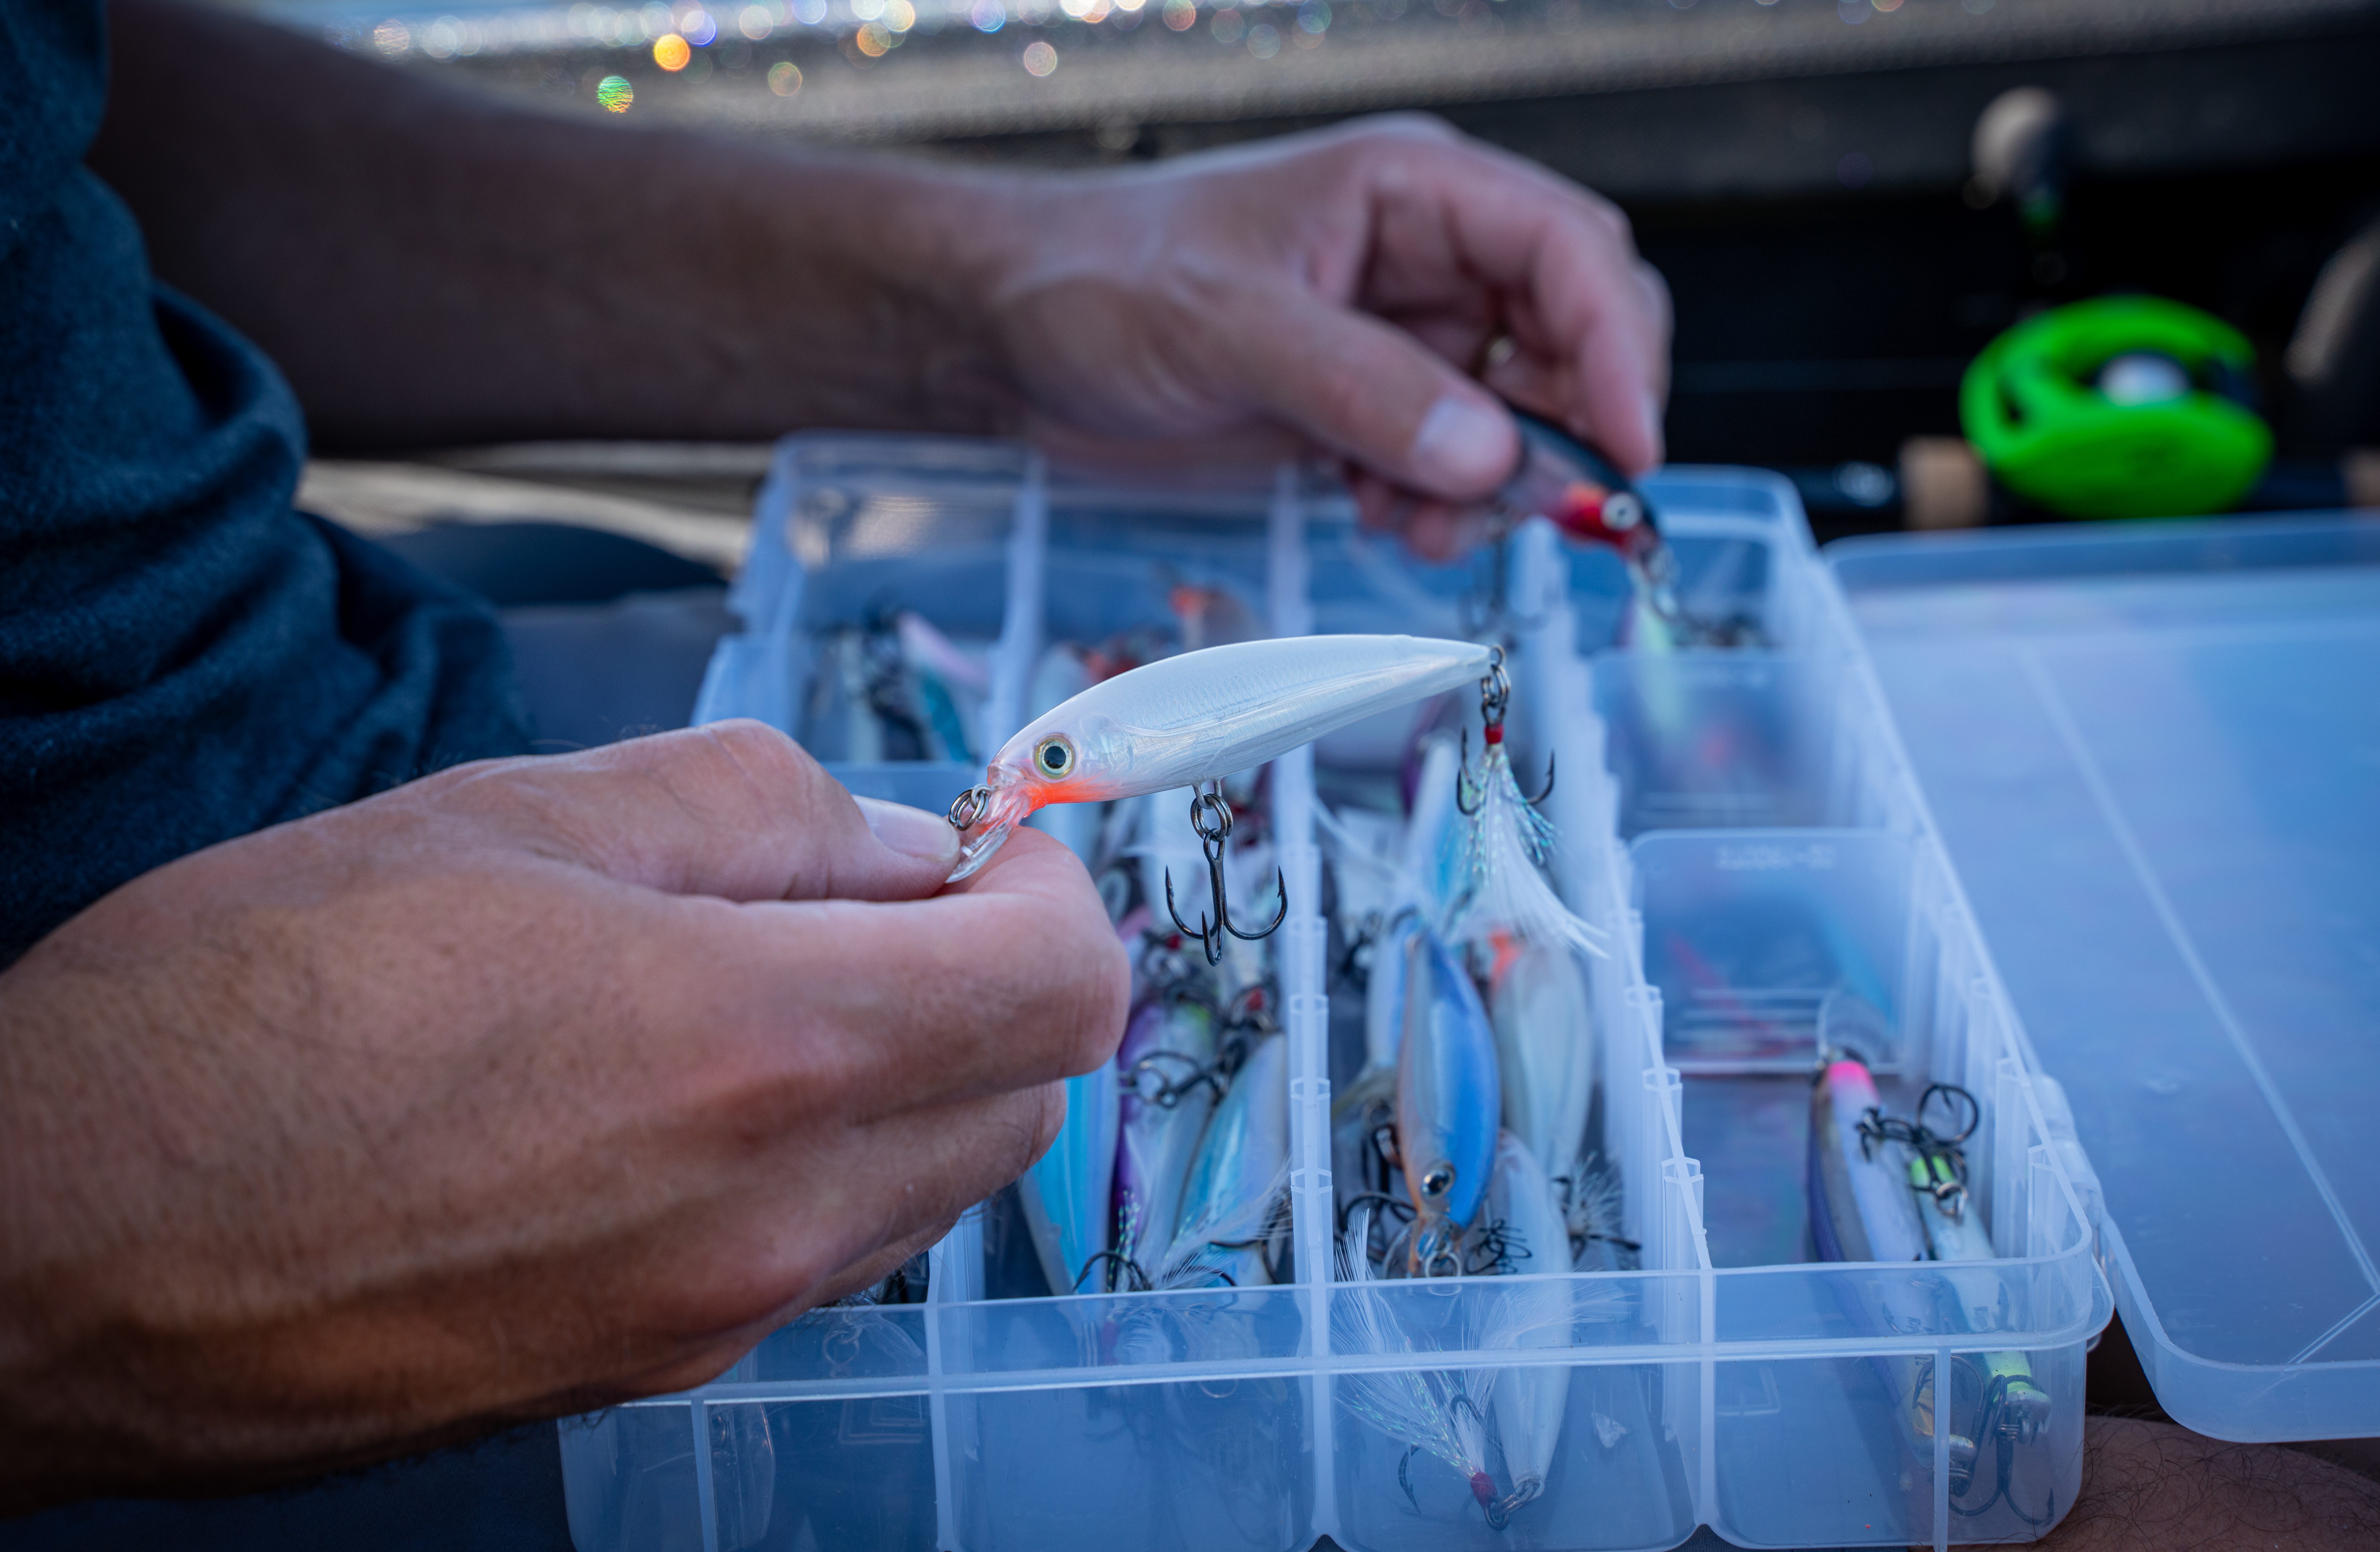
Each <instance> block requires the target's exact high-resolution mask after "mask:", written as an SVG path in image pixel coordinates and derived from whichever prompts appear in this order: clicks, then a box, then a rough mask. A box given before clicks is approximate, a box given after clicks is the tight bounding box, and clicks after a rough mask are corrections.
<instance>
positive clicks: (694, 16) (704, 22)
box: [677, 4, 719, 48]
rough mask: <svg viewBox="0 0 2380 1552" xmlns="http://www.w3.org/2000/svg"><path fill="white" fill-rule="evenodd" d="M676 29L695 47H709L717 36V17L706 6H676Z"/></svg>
mask: <svg viewBox="0 0 2380 1552" xmlns="http://www.w3.org/2000/svg"><path fill="white" fill-rule="evenodd" d="M677 30H678V31H679V32H680V33H682V34H684V35H685V38H686V42H687V43H692V44H693V45H694V46H695V47H697V48H709V47H710V45H711V43H713V42H715V41H716V40H717V39H718V37H719V18H717V17H715V16H712V15H711V14H710V10H709V8H708V7H706V6H699V5H695V4H686V5H682V6H678V8H677Z"/></svg>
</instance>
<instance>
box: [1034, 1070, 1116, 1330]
mask: <svg viewBox="0 0 2380 1552" xmlns="http://www.w3.org/2000/svg"><path fill="white" fill-rule="evenodd" d="M1116 1098H1117V1094H1116V1069H1115V1064H1114V1063H1112V1062H1102V1063H1101V1064H1100V1065H1099V1066H1098V1067H1096V1068H1094V1069H1091V1070H1090V1071H1088V1072H1086V1073H1083V1074H1081V1075H1080V1076H1078V1077H1074V1078H1069V1079H1067V1080H1066V1119H1065V1122H1064V1124H1063V1125H1062V1126H1060V1127H1059V1129H1058V1137H1057V1141H1055V1142H1053V1143H1050V1151H1049V1152H1048V1153H1045V1154H1043V1155H1041V1157H1040V1159H1039V1160H1038V1162H1036V1163H1035V1164H1034V1166H1033V1167H1032V1168H1030V1169H1028V1170H1026V1172H1025V1179H1022V1180H1020V1181H1018V1182H1017V1187H1016V1194H1017V1197H1018V1200H1019V1202H1020V1204H1022V1205H1023V1207H1024V1209H1025V1222H1026V1227H1027V1228H1030V1229H1031V1230H1032V1233H1033V1249H1034V1251H1035V1253H1037V1254H1038V1256H1039V1257H1040V1260H1041V1274H1042V1276H1043V1277H1047V1278H1048V1279H1049V1282H1050V1292H1052V1293H1071V1292H1073V1291H1074V1290H1075V1284H1076V1283H1078V1282H1081V1281H1082V1280H1083V1279H1084V1277H1086V1276H1087V1274H1088V1273H1089V1272H1090V1270H1091V1269H1092V1267H1094V1266H1095V1265H1098V1264H1099V1263H1100V1262H1101V1261H1103V1260H1104V1259H1105V1258H1106V1256H1107V1253H1108V1229H1109V1226H1110V1222H1111V1207H1110V1202H1111V1190H1112V1187H1113V1182H1114V1179H1115V1160H1116V1127H1117V1105H1116Z"/></svg>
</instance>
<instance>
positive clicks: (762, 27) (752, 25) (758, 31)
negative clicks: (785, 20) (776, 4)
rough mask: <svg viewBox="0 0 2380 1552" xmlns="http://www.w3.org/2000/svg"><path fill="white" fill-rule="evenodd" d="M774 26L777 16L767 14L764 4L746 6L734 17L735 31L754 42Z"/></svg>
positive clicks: (772, 29) (765, 35) (773, 29)
mask: <svg viewBox="0 0 2380 1552" xmlns="http://www.w3.org/2000/svg"><path fill="white" fill-rule="evenodd" d="M776 26H777V18H775V17H773V16H771V15H770V14H769V8H768V7H767V6H745V7H744V10H743V14H741V15H740V16H738V17H737V18H735V31H738V32H741V33H743V34H744V35H745V36H746V37H747V38H749V39H751V40H752V41H753V42H754V43H759V41H760V40H761V39H763V38H765V37H767V36H768V35H769V34H770V33H771V32H772V31H775V30H776Z"/></svg>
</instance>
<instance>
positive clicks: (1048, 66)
mask: <svg viewBox="0 0 2380 1552" xmlns="http://www.w3.org/2000/svg"><path fill="white" fill-rule="evenodd" d="M1017 59H1018V63H1020V64H1022V65H1023V66H1024V67H1025V73H1026V75H1028V76H1032V77H1034V78H1035V79H1041V78H1043V77H1046V76H1048V75H1049V74H1050V71H1052V70H1054V69H1056V68H1057V67H1058V51H1057V50H1056V49H1054V48H1051V47H1050V45H1049V44H1048V43H1044V42H1042V41H1041V40H1039V39H1038V38H1037V39H1035V40H1034V41H1033V42H1032V43H1027V44H1026V45H1025V52H1024V53H1023V54H1022V55H1018V56H1017Z"/></svg>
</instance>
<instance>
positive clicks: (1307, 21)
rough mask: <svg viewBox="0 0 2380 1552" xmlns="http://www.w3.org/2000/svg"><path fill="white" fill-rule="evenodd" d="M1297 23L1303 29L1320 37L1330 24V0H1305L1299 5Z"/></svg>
mask: <svg viewBox="0 0 2380 1552" xmlns="http://www.w3.org/2000/svg"><path fill="white" fill-rule="evenodd" d="M1297 25H1298V29H1299V30H1300V31H1305V32H1311V33H1312V34H1314V35H1315V36H1316V37H1320V36H1321V35H1322V34H1323V33H1324V32H1325V31H1329V29H1330V0H1305V5H1303V6H1298V7H1297Z"/></svg>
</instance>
